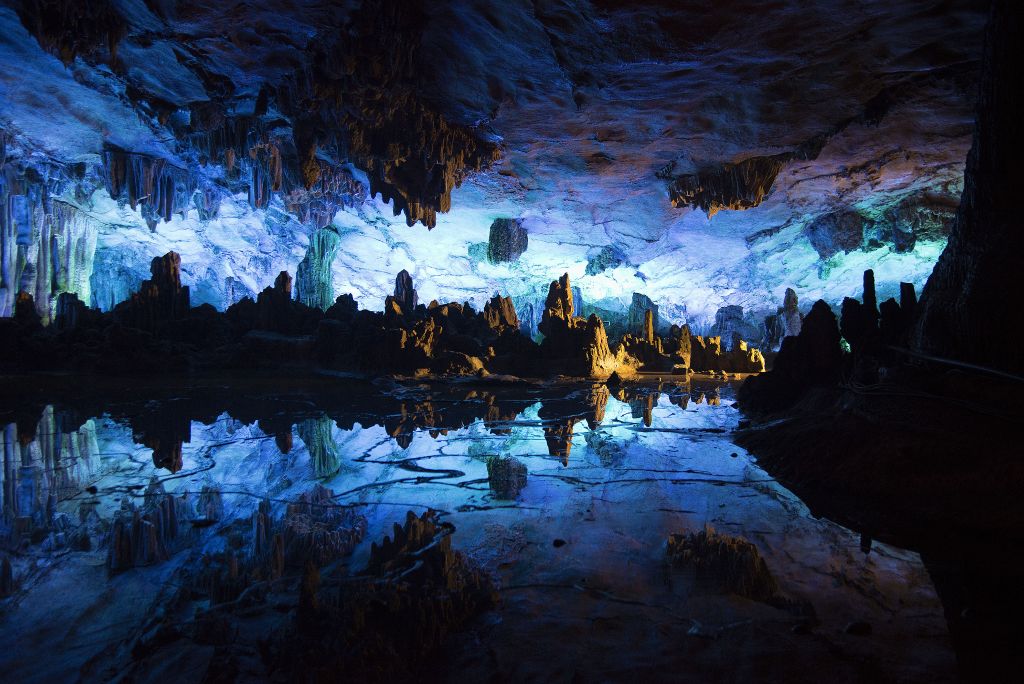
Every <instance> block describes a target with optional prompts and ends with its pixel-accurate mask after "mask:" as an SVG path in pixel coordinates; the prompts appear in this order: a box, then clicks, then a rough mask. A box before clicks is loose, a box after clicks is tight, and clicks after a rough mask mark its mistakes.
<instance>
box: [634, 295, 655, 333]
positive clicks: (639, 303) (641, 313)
mask: <svg viewBox="0 0 1024 684" xmlns="http://www.w3.org/2000/svg"><path fill="white" fill-rule="evenodd" d="M647 312H650V313H651V316H652V317H653V323H654V330H657V329H658V324H659V316H658V305H657V304H655V303H654V302H652V301H651V298H650V297H648V296H647V295H644V294H640V293H639V292H634V293H633V300H632V301H631V302H630V304H629V311H628V312H627V313H626V331H627V332H630V333H632V334H634V335H639V336H641V337H645V335H644V329H645V325H646V321H645V317H646V315H647Z"/></svg>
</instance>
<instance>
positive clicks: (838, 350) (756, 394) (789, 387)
mask: <svg viewBox="0 0 1024 684" xmlns="http://www.w3.org/2000/svg"><path fill="white" fill-rule="evenodd" d="M840 339H841V338H840V334H839V324H838V322H837V321H836V316H835V314H834V313H832V309H830V308H829V306H828V304H826V303H825V302H824V301H822V300H820V299H819V300H818V301H817V302H815V303H814V306H813V307H811V311H810V313H808V314H807V317H806V318H804V320H803V325H802V328H801V330H800V334H799V335H797V336H796V337H786V338H784V339H783V341H782V348H781V349H780V350H779V354H778V356H776V357H775V363H774V365H773V367H772V370H771V372H770V373H765V374H762V375H757V376H753V377H750V378H748V379H747V380H746V382H744V383H743V386H742V387H741V388H740V391H739V392H738V394H737V397H738V399H739V402H740V404H742V406H743V408H744V410H748V411H751V412H770V411H775V410H781V409H784V408H787V407H789V406H791V405H792V404H793V403H794V402H796V401H797V400H798V399H799V398H800V397H801V396H803V394H804V393H805V392H806V391H807V390H808V389H810V388H812V387H834V386H835V385H836V384H837V383H838V382H839V379H840V377H841V374H842V370H843V364H844V358H843V356H844V352H843V349H842V347H841V346H840Z"/></svg>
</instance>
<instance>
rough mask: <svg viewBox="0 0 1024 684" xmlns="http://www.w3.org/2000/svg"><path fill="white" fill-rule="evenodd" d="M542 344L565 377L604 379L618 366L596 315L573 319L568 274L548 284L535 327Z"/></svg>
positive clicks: (544, 352)
mask: <svg viewBox="0 0 1024 684" xmlns="http://www.w3.org/2000/svg"><path fill="white" fill-rule="evenodd" d="M538 327H539V330H540V332H541V334H543V335H544V341H543V342H542V343H541V352H542V353H543V354H544V356H545V357H546V358H547V359H549V360H551V361H553V362H554V363H556V364H564V365H563V366H562V370H561V372H562V373H564V374H566V375H580V376H585V377H602V376H603V377H607V376H608V375H609V374H610V373H611V372H612V371H614V370H615V368H616V367H617V365H618V362H617V361H616V358H615V356H614V355H613V354H612V352H611V349H610V348H609V346H608V335H607V334H606V333H605V330H604V324H603V323H602V322H601V319H600V318H598V317H597V316H596V315H593V314H591V316H590V318H588V319H583V318H576V317H575V316H574V310H573V296H572V290H571V288H570V285H569V274H568V273H566V274H564V275H563V276H562V277H561V278H560V279H558V280H557V281H554V282H552V283H551V286H550V287H549V288H548V298H547V301H546V302H545V304H544V314H543V315H542V317H541V322H540V325H539V326H538Z"/></svg>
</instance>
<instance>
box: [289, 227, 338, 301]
mask: <svg viewBox="0 0 1024 684" xmlns="http://www.w3.org/2000/svg"><path fill="white" fill-rule="evenodd" d="M340 247H341V238H340V237H339V236H338V233H337V231H335V230H333V229H332V228H321V229H320V230H318V231H316V232H314V233H313V234H312V235H311V236H310V238H309V248H308V249H307V250H306V256H304V257H303V258H302V261H300V262H299V266H298V268H296V269H295V295H296V299H298V301H300V302H302V303H303V304H305V305H306V306H310V307H315V308H318V309H321V310H324V311H326V310H327V308H328V307H330V306H331V305H332V304H333V303H334V283H333V280H334V276H333V273H332V271H331V267H332V265H333V263H334V257H335V256H336V255H337V254H338V249H339V248H340Z"/></svg>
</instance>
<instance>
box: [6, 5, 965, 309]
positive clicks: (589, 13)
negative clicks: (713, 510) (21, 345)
mask: <svg viewBox="0 0 1024 684" xmlns="http://www.w3.org/2000/svg"><path fill="white" fill-rule="evenodd" d="M976 4H977V3H969V2H957V1H955V0H954V1H951V2H901V3H891V2H852V1H849V2H843V1H833V2H825V1H817V2H803V3H768V4H766V3H763V2H720V1H707V2H691V3H679V2H671V1H669V0H641V1H626V0H533V1H532V2H529V1H527V0H500V1H499V0H452V1H450V2H428V1H427V0H362V2H360V1H359V0H351V1H349V2H326V1H324V2H317V1H315V0H248V1H242V2H233V3H225V2H217V1H213V0H210V1H206V2H193V1H187V0H180V1H178V2H175V1H174V0H93V1H92V2H88V3H86V2H80V1H78V0H32V1H28V0H26V1H25V2H16V1H12V0H4V2H3V3H2V7H0V59H2V60H3V63H4V69H3V70H2V71H0V127H2V128H3V129H4V131H5V132H4V142H5V149H6V152H5V154H6V166H7V167H10V168H9V169H8V170H7V171H6V174H7V177H8V180H7V181H6V183H7V188H8V189H7V190H6V192H8V194H9V195H15V194H18V193H21V194H23V195H25V196H26V197H27V196H29V195H30V194H31V193H29V192H28V191H27V190H25V187H27V186H25V183H24V182H21V181H19V182H21V184H20V185H19V184H18V182H15V181H17V180H18V179H22V180H23V179H24V175H25V168H29V167H31V168H33V169H36V173H37V175H38V174H40V173H41V174H42V175H45V176H47V177H48V178H52V179H55V180H53V181H52V182H51V183H50V187H49V189H48V192H49V193H50V194H51V195H53V197H58V198H61V199H62V201H66V203H67V204H68V205H69V206H73V207H75V208H76V209H78V210H81V212H82V213H83V215H84V218H80V219H78V220H79V221H86V222H90V221H91V222H92V223H94V224H95V227H94V229H93V230H94V231H95V233H96V235H95V240H96V242H97V244H98V247H97V249H96V253H95V257H94V259H93V260H92V261H90V263H89V264H88V265H87V267H88V269H89V271H90V272H89V273H88V274H86V275H84V276H82V275H81V274H79V278H78V280H79V281H82V282H86V281H90V280H91V282H92V289H93V291H94V294H95V291H99V290H103V288H107V291H106V292H105V293H104V294H103V295H100V296H98V298H97V303H100V304H106V303H107V302H106V301H104V300H105V299H109V298H110V297H116V296H118V295H120V294H122V290H124V289H125V288H130V287H131V286H132V282H133V279H135V278H138V277H141V275H142V274H144V272H145V265H146V264H148V260H149V258H150V257H151V256H153V253H155V252H158V251H160V250H165V249H169V248H175V249H177V250H178V251H180V252H181V253H182V255H183V262H184V265H185V274H186V277H187V278H191V279H192V281H193V283H194V286H195V289H196V290H197V292H198V293H199V294H200V300H201V301H211V302H212V303H214V304H216V305H218V306H221V305H223V304H224V303H226V301H227V300H228V299H230V298H232V297H233V298H235V299H237V297H238V296H241V294H245V293H248V292H252V291H253V290H255V289H259V288H262V287H263V286H265V285H267V284H269V283H270V282H271V281H272V280H273V278H274V276H275V275H276V273H277V271H278V270H281V269H284V268H287V269H288V270H291V271H292V272H294V270H295V267H296V265H297V263H298V262H299V260H300V259H302V257H303V255H304V254H305V250H306V245H307V243H308V235H309V234H310V233H311V232H312V231H313V230H315V229H317V228H319V227H322V226H324V225H326V224H328V223H331V222H333V224H334V226H335V227H336V229H337V230H338V231H339V232H340V233H341V237H342V239H341V246H340V249H339V252H338V256H337V258H336V260H335V261H334V263H333V272H334V290H335V291H336V293H341V292H343V291H347V290H351V291H354V292H355V293H356V294H357V297H358V298H360V299H361V300H362V301H363V302H364V303H365V304H367V305H370V306H378V307H379V306H380V303H381V301H382V299H383V295H384V293H385V291H386V289H387V288H389V287H390V285H391V283H392V282H393V276H394V273H395V272H397V271H398V270H399V269H400V268H408V269H409V270H410V271H411V272H412V273H413V274H414V276H415V277H416V278H417V283H418V286H419V287H420V288H421V290H422V291H423V299H425V300H427V301H429V299H431V298H433V297H435V296H437V297H452V298H458V299H465V298H476V299H478V300H480V299H482V298H483V297H484V296H489V295H490V294H491V292H492V291H493V290H494V289H502V290H505V291H509V292H511V293H512V294H514V295H517V296H518V297H520V298H523V299H529V298H530V297H534V296H539V293H540V292H542V291H543V290H542V288H543V285H544V283H546V281H548V280H550V279H551V278H552V277H554V276H557V275H558V274H559V273H561V272H563V271H566V270H568V271H570V273H571V274H572V275H573V277H574V282H575V283H576V284H578V285H579V286H580V288H581V290H582V294H583V296H584V298H585V299H589V300H592V301H599V300H600V301H607V302H612V300H615V301H618V302H620V303H625V304H628V301H629V298H630V295H631V293H632V292H633V291H639V292H643V293H645V294H648V295H650V296H651V297H652V299H654V300H655V301H660V302H662V303H663V304H664V305H666V307H665V309H664V310H665V311H666V312H667V313H668V314H669V315H672V312H673V311H675V312H676V315H677V317H682V315H683V314H682V311H683V307H684V306H685V307H688V309H689V312H690V315H691V316H696V317H698V318H701V317H703V318H707V317H709V316H713V314H714V311H715V309H716V308H717V307H719V306H722V305H724V304H741V305H744V306H745V307H747V309H748V310H758V309H765V308H770V307H772V306H774V305H775V303H777V302H778V301H781V294H782V291H783V290H784V289H785V288H786V287H787V286H793V287H795V288H796V289H797V292H798V293H800V294H801V297H802V298H803V299H804V301H805V302H806V301H807V299H808V298H810V297H817V296H826V297H828V298H830V299H837V298H841V297H842V296H843V295H846V294H850V293H851V292H852V288H853V287H854V286H853V283H854V282H857V281H859V272H860V271H861V270H863V268H866V267H874V268H875V269H876V271H877V272H878V274H879V282H880V285H881V286H882V290H883V293H884V292H885V288H886V287H887V283H888V286H890V287H891V286H892V285H893V284H894V283H896V282H898V281H899V280H901V279H903V280H912V281H914V282H917V283H918V284H920V283H921V282H922V281H923V279H924V278H925V277H926V276H927V274H928V272H929V271H930V269H931V264H932V263H933V262H934V259H935V257H936V256H937V253H938V251H939V250H940V249H941V246H942V241H943V239H944V230H948V221H949V218H950V216H951V213H952V212H951V208H952V207H955V205H956V203H957V201H958V197H959V192H960V187H961V184H962V172H963V162H964V158H965V156H966V152H967V149H968V148H969V146H970V136H971V130H972V121H973V87H974V83H975V80H976V78H975V72H976V69H977V64H978V56H979V54H980V42H981V28H982V25H983V22H984V15H983V12H981V11H979V9H978V8H977V7H976V6H975V5H976ZM79 163H84V164H79ZM12 169H13V170H12ZM40 169H41V170H42V171H40ZM19 174H20V175H19ZM30 175H31V174H30ZM16 177H17V178H16ZM12 179H13V180H12ZM30 180H31V179H30ZM367 186H368V187H369V189H371V190H372V191H373V195H374V198H373V199H366V196H365V194H364V193H365V190H364V188H366V187H367ZM110 195H114V199H115V200H119V201H120V203H121V205H125V204H127V205H128V206H121V207H119V206H118V204H117V203H115V202H114V201H113V200H111V198H110ZM386 202H390V203H391V205H392V207H391V208H390V209H389V207H386V206H385V203H386ZM131 205H135V209H134V211H133V210H132V208H131ZM392 210H393V211H392ZM338 211H340V213H338V214H337V215H335V212H338ZM395 212H398V213H401V214H403V216H402V217H401V218H399V219H393V218H392V217H391V214H392V213H395ZM439 212H440V213H439ZM168 217H170V219H171V220H170V221H166V220H165V219H166V218H168ZM498 217H511V218H521V219H523V222H522V225H524V226H525V227H526V229H527V230H528V232H529V248H528V249H527V251H526V252H525V253H524V254H523V255H522V256H521V257H519V259H518V260H517V261H514V262H512V263H501V264H491V263H489V262H488V261H487V259H486V256H485V255H486V252H487V249H486V245H484V246H483V249H482V250H481V246H480V243H486V242H487V240H488V231H489V228H490V225H491V223H492V221H493V220H494V219H495V218H498ZM403 219H405V220H403ZM406 221H408V222H410V223H411V222H413V221H419V222H422V223H425V224H428V225H433V224H434V223H435V221H436V229H435V230H433V231H432V232H430V233H428V232H427V231H426V230H424V229H423V227H422V226H420V225H416V226H415V227H413V228H408V227H406V226H405V225H404V223H405V222H406ZM27 241H28V240H27V239H22V242H27ZM29 251H31V250H29ZM481 255H484V256H483V257H481ZM25 258H26V259H28V260H31V259H32V258H33V257H32V255H31V254H29V255H28V256H27V257H25ZM12 263H13V262H12ZM96 268H102V269H103V271H104V274H105V276H104V277H103V278H97V277H96V274H95V270H96ZM73 280H74V279H73ZM135 282H137V281H135ZM110 283H114V285H111V284H110ZM111 288H113V289H111ZM8 289H10V285H8ZM807 303H808V304H809V302H807Z"/></svg>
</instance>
